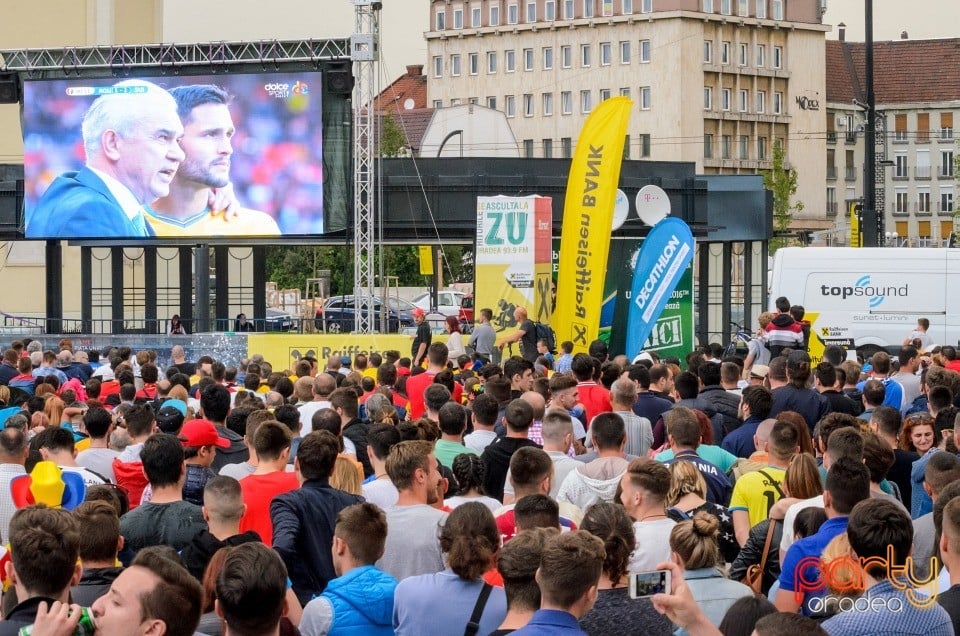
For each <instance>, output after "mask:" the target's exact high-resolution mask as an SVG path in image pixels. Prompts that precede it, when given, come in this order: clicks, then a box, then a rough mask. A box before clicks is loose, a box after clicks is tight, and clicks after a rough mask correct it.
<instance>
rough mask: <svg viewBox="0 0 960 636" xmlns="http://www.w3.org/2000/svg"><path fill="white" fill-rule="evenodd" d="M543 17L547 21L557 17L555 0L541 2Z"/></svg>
mask: <svg viewBox="0 0 960 636" xmlns="http://www.w3.org/2000/svg"><path fill="white" fill-rule="evenodd" d="M543 19H544V20H546V21H547V22H553V21H554V20H556V19H557V0H546V1H545V2H544V3H543Z"/></svg>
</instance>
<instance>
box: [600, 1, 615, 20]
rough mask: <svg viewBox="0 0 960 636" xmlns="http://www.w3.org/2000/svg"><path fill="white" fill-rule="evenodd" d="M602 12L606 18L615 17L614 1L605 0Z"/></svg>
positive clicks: (601, 8)
mask: <svg viewBox="0 0 960 636" xmlns="http://www.w3.org/2000/svg"><path fill="white" fill-rule="evenodd" d="M600 11H601V15H603V16H604V17H607V16H611V15H613V0H603V4H602V5H601V6H600Z"/></svg>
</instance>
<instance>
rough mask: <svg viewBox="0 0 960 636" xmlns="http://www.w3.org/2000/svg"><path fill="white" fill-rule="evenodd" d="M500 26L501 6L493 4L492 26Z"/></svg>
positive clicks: (491, 8) (491, 13)
mask: <svg viewBox="0 0 960 636" xmlns="http://www.w3.org/2000/svg"><path fill="white" fill-rule="evenodd" d="M499 25H500V5H499V4H491V5H490V26H499Z"/></svg>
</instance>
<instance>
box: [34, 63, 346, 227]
mask: <svg viewBox="0 0 960 636" xmlns="http://www.w3.org/2000/svg"><path fill="white" fill-rule="evenodd" d="M322 87H323V82H322V73H320V72H316V71H309V72H296V73H243V74H229V75H228V74H218V75H193V76H188V75H176V76H159V77H142V78H136V79H134V78H109V79H79V78H73V79H48V80H28V81H26V82H24V87H23V115H22V117H23V138H24V171H25V178H24V190H25V192H24V194H25V197H24V225H25V228H24V234H25V236H26V238H28V239H52V238H61V239H121V238H122V239H138V238H151V237H156V238H161V239H177V238H205V237H270V236H281V235H283V236H291V235H314V234H322V233H324V232H327V231H331V230H335V229H343V225H344V223H343V218H344V217H345V213H344V212H343V211H342V210H340V211H339V212H338V213H337V215H336V216H337V221H336V222H333V223H331V217H330V214H328V213H325V204H327V200H326V199H327V196H325V188H324V178H325V176H327V175H325V174H324V173H325V165H327V163H325V161H324V158H325V155H324V142H325V139H324V134H323V132H324V128H323V119H324V117H323V115H324V113H323V108H322V106H323V103H322V102H323V99H322V93H323V90H322ZM338 163H341V162H338ZM327 193H329V189H328V190H327ZM331 225H337V226H338V227H331Z"/></svg>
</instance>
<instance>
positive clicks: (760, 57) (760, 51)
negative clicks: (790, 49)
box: [757, 44, 767, 68]
mask: <svg viewBox="0 0 960 636" xmlns="http://www.w3.org/2000/svg"><path fill="white" fill-rule="evenodd" d="M766 51H767V47H765V46H764V45H762V44H758V45H757V68H763V65H764V63H765V62H766V61H767V60H766V55H765V53H766Z"/></svg>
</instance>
